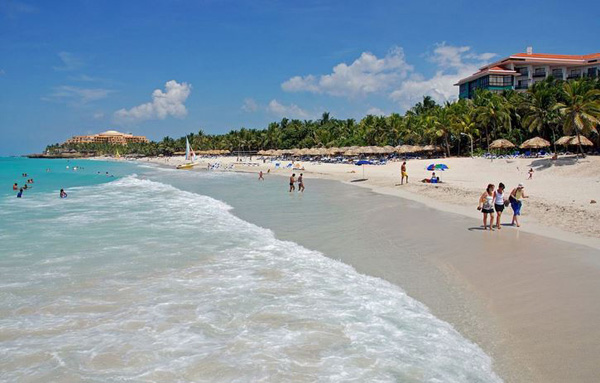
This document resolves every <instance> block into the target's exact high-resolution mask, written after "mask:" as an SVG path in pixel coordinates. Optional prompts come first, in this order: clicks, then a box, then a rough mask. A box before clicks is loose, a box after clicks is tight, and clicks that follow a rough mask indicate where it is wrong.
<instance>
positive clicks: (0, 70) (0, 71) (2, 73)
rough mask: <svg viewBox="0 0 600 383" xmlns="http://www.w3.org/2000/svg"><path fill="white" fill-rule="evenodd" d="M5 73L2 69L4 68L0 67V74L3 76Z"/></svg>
mask: <svg viewBox="0 0 600 383" xmlns="http://www.w3.org/2000/svg"><path fill="white" fill-rule="evenodd" d="M5 74H6V72H5V71H4V69H2V68H0V76H4V75H5Z"/></svg>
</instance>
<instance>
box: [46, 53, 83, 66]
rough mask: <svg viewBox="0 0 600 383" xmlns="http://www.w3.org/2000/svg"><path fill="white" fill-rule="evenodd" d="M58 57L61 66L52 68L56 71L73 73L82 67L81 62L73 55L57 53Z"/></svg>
mask: <svg viewBox="0 0 600 383" xmlns="http://www.w3.org/2000/svg"><path fill="white" fill-rule="evenodd" d="M58 57H59V58H60V61H62V65H61V66H55V67H52V68H53V69H54V70H56V71H73V70H76V69H79V68H81V67H82V66H83V60H82V59H81V58H79V57H77V56H76V55H75V54H73V53H70V52H58Z"/></svg>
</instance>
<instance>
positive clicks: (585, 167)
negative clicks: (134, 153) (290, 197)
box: [142, 156, 600, 249]
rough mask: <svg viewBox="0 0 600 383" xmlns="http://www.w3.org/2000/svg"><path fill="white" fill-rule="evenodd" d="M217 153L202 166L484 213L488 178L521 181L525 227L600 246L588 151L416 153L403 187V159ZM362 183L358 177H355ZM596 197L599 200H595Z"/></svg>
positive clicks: (598, 186) (595, 163) (598, 191)
mask: <svg viewBox="0 0 600 383" xmlns="http://www.w3.org/2000/svg"><path fill="white" fill-rule="evenodd" d="M242 158H243V161H241V162H240V161H237V157H235V156H229V157H215V158H212V159H204V158H203V159H201V160H200V161H199V162H200V164H199V165H198V166H197V168H198V169H202V168H206V166H207V164H208V163H213V164H214V163H220V164H221V165H222V166H221V167H222V168H225V167H228V166H230V167H232V170H235V171H243V172H254V173H258V172H259V171H263V172H265V173H266V172H267V171H270V172H271V173H272V174H278V175H284V176H287V177H289V176H290V175H291V173H296V174H297V175H298V174H299V173H304V174H305V178H307V179H310V178H324V179H331V180H336V181H342V182H346V183H352V184H353V185H356V186H360V187H366V188H370V189H372V190H373V191H376V192H378V193H383V194H389V195H395V196H398V197H402V198H407V199H411V200H414V201H418V202H421V203H424V204H426V205H427V206H430V207H434V208H436V209H439V210H443V211H448V212H452V213H456V214H462V215H465V216H468V217H473V218H480V217H481V213H480V212H478V211H477V210H476V209H475V208H476V207H477V201H478V199H479V196H480V195H481V193H483V191H484V190H485V188H486V186H487V185H488V184H489V183H493V184H495V185H497V184H498V183H499V182H503V183H504V184H505V185H506V188H507V190H506V193H507V194H508V193H510V191H511V190H512V189H513V188H515V187H516V186H517V185H518V184H519V183H523V184H524V186H525V191H526V193H527V195H529V196H530V198H529V199H527V200H525V201H524V207H523V215H522V217H521V220H522V223H523V225H522V227H521V228H519V230H521V231H525V232H531V233H535V234H539V235H544V236H548V237H551V238H559V239H562V240H566V241H570V242H575V243H580V244H585V245H588V246H591V247H595V248H597V249H600V227H599V226H598V225H597V222H599V221H600V203H596V202H600V158H599V157H597V156H588V157H586V158H584V159H581V158H580V159H578V160H577V159H576V158H575V157H574V156H568V157H560V158H559V159H558V160H557V161H552V160H551V159H550V158H548V157H547V158H540V159H535V158H533V159H531V158H514V159H496V160H488V159H484V158H454V157H453V158H444V159H419V160H409V161H408V162H407V167H408V174H409V181H410V182H409V183H408V184H405V185H400V165H401V162H398V161H393V162H388V163H387V164H385V165H366V166H365V169H364V174H365V177H364V178H366V180H362V178H363V169H362V168H361V167H359V166H355V165H352V164H328V163H317V162H307V161H304V162H303V161H274V162H270V160H267V161H266V162H263V160H262V159H258V157H254V158H253V160H250V159H249V157H242ZM142 161H151V162H154V163H158V164H163V165H164V164H166V163H167V162H166V161H167V159H166V158H153V159H147V160H146V159H145V160H142ZM168 161H169V162H168V164H169V166H176V165H177V164H180V163H184V162H185V160H184V158H183V157H182V156H176V157H170V158H169V159H168ZM277 162H279V163H280V164H281V165H282V166H287V165H288V164H290V163H293V164H298V165H300V167H303V168H304V170H294V169H292V168H286V169H282V168H281V167H279V168H278V167H276V166H275V164H276V163H277ZM432 163H444V164H446V165H448V166H449V168H450V169H449V170H446V171H442V172H439V171H438V172H437V175H438V176H440V178H441V180H442V183H440V184H426V183H422V182H420V181H421V180H422V179H424V178H430V177H431V173H432V172H431V171H428V170H426V168H427V167H428V166H429V165H430V164H432ZM530 168H533V169H534V175H533V179H531V180H528V179H527V178H528V171H529V169H530ZM357 181H358V182H357ZM592 201H596V202H594V203H592ZM511 214H512V210H511V209H510V208H507V209H505V211H504V214H503V222H505V223H510V219H511Z"/></svg>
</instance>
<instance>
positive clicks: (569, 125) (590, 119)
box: [554, 80, 600, 157]
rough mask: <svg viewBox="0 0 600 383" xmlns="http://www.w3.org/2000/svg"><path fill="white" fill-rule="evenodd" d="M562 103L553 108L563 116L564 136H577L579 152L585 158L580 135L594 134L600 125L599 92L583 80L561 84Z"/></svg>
mask: <svg viewBox="0 0 600 383" xmlns="http://www.w3.org/2000/svg"><path fill="white" fill-rule="evenodd" d="M562 98H563V101H562V102H559V103H557V104H556V105H555V106H554V109H555V110H558V111H559V112H560V114H561V115H562V116H563V131H564V132H565V134H572V133H573V132H575V134H576V135H577V142H578V146H579V152H580V153H581V155H582V157H585V153H584V152H583V148H582V146H581V135H582V134H583V135H586V134H589V133H591V132H596V133H597V130H596V126H597V125H598V124H600V90H599V89H594V88H593V87H592V86H591V84H590V83H589V82H586V81H584V80H579V81H568V82H565V83H563V88H562Z"/></svg>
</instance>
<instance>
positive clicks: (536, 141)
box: [520, 137, 550, 149]
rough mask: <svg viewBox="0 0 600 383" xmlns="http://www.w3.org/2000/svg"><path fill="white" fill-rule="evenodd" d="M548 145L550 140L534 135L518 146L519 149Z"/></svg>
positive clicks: (539, 147)
mask: <svg viewBox="0 0 600 383" xmlns="http://www.w3.org/2000/svg"><path fill="white" fill-rule="evenodd" d="M549 146H550V142H548V141H546V140H544V139H543V138H542V137H534V138H531V139H529V140H527V141H525V142H523V143H522V144H521V146H520V148H521V149H541V148H547V147H549Z"/></svg>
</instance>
